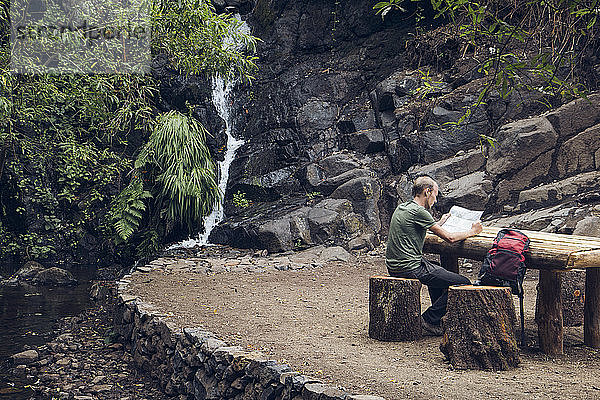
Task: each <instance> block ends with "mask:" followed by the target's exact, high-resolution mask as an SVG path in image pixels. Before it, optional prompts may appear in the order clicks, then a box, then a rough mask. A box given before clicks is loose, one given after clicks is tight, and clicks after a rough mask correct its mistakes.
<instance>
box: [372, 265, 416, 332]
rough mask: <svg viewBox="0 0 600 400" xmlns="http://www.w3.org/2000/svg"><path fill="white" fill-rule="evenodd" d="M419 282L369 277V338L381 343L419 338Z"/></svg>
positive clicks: (385, 277)
mask: <svg viewBox="0 0 600 400" xmlns="http://www.w3.org/2000/svg"><path fill="white" fill-rule="evenodd" d="M421 336H422V332H421V282H419V281H418V280H417V279H405V278H394V277H391V276H372V277H371V278H370V279H369V337H371V338H373V339H377V340H381V341H386V342H391V341H407V340H416V339H420V338H421Z"/></svg>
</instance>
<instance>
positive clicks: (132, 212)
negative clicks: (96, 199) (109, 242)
mask: <svg viewBox="0 0 600 400" xmlns="http://www.w3.org/2000/svg"><path fill="white" fill-rule="evenodd" d="M151 197H152V194H150V192H149V191H147V190H144V184H143V182H142V180H141V179H140V178H139V177H138V175H135V176H134V178H133V179H132V180H131V182H130V183H129V185H127V187H125V189H123V190H122V191H121V193H119V194H118V195H117V197H115V198H114V199H113V201H112V204H111V210H110V219H111V221H112V223H113V226H114V228H115V233H116V240H115V241H116V242H117V243H124V242H127V241H128V240H129V238H130V237H131V236H132V235H133V233H134V232H136V231H137V230H138V228H139V226H140V223H141V221H142V218H143V216H144V212H145V211H146V204H145V203H144V200H146V199H149V198H151Z"/></svg>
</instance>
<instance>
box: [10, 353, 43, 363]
mask: <svg viewBox="0 0 600 400" xmlns="http://www.w3.org/2000/svg"><path fill="white" fill-rule="evenodd" d="M38 358H39V354H38V352H37V351H35V350H26V351H22V352H20V353H17V354H13V355H12V356H11V359H12V361H13V364H14V365H29V364H31V363H33V362H35V361H37V359H38Z"/></svg>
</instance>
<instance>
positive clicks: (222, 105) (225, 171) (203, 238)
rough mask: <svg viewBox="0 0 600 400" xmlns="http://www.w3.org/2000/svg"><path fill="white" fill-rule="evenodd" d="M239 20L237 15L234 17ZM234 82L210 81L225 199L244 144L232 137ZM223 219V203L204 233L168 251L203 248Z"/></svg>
mask: <svg viewBox="0 0 600 400" xmlns="http://www.w3.org/2000/svg"><path fill="white" fill-rule="evenodd" d="M234 17H235V18H236V19H238V20H240V16H239V15H235V16H234ZM240 28H241V29H242V30H243V31H244V32H245V33H248V34H249V33H250V27H249V26H248V25H247V24H246V23H245V22H244V23H243V24H242V26H241V27H240ZM225 45H226V46H227V45H233V46H238V44H232V43H228V42H227V41H225ZM235 84H236V82H234V81H233V82H232V81H228V82H225V80H224V79H222V78H220V77H215V78H213V80H212V101H213V104H214V106H215V108H216V109H217V113H218V114H219V116H220V117H221V119H222V120H223V121H224V123H225V134H226V135H227V145H226V146H227V150H226V152H225V159H224V160H223V161H219V163H218V167H219V168H218V169H219V184H218V187H219V191H220V192H221V193H222V194H223V197H225V190H226V189H227V181H228V180H229V166H230V165H231V163H232V162H233V160H234V158H235V152H236V150H237V149H239V148H240V146H241V145H242V144H244V141H243V140H239V139H236V138H234V137H233V135H232V130H233V123H232V120H231V103H232V102H231V97H230V95H231V91H232V89H233V87H234V86H235ZM224 217H225V213H224V211H223V203H222V202H221V203H219V204H216V205H215V206H214V208H213V210H212V212H211V213H210V214H209V215H207V216H206V217H205V218H204V224H203V225H204V232H202V233H201V234H200V235H199V236H198V237H197V238H195V239H193V238H189V239H187V240H184V241H182V242H180V243H177V244H174V245H172V246H170V247H169V249H175V248H182V247H185V248H191V247H194V246H203V245H206V244H208V236H209V235H210V233H211V232H212V230H213V228H214V227H215V226H217V225H218V224H219V222H221V221H222V220H223V218H224Z"/></svg>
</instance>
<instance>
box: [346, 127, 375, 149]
mask: <svg viewBox="0 0 600 400" xmlns="http://www.w3.org/2000/svg"><path fill="white" fill-rule="evenodd" d="M344 141H345V147H346V148H348V149H351V150H354V151H356V152H358V153H362V154H370V153H378V152H380V151H383V150H385V142H384V139H383V130H382V129H365V130H362V131H358V132H352V133H348V134H346V135H345V136H344Z"/></svg>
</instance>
